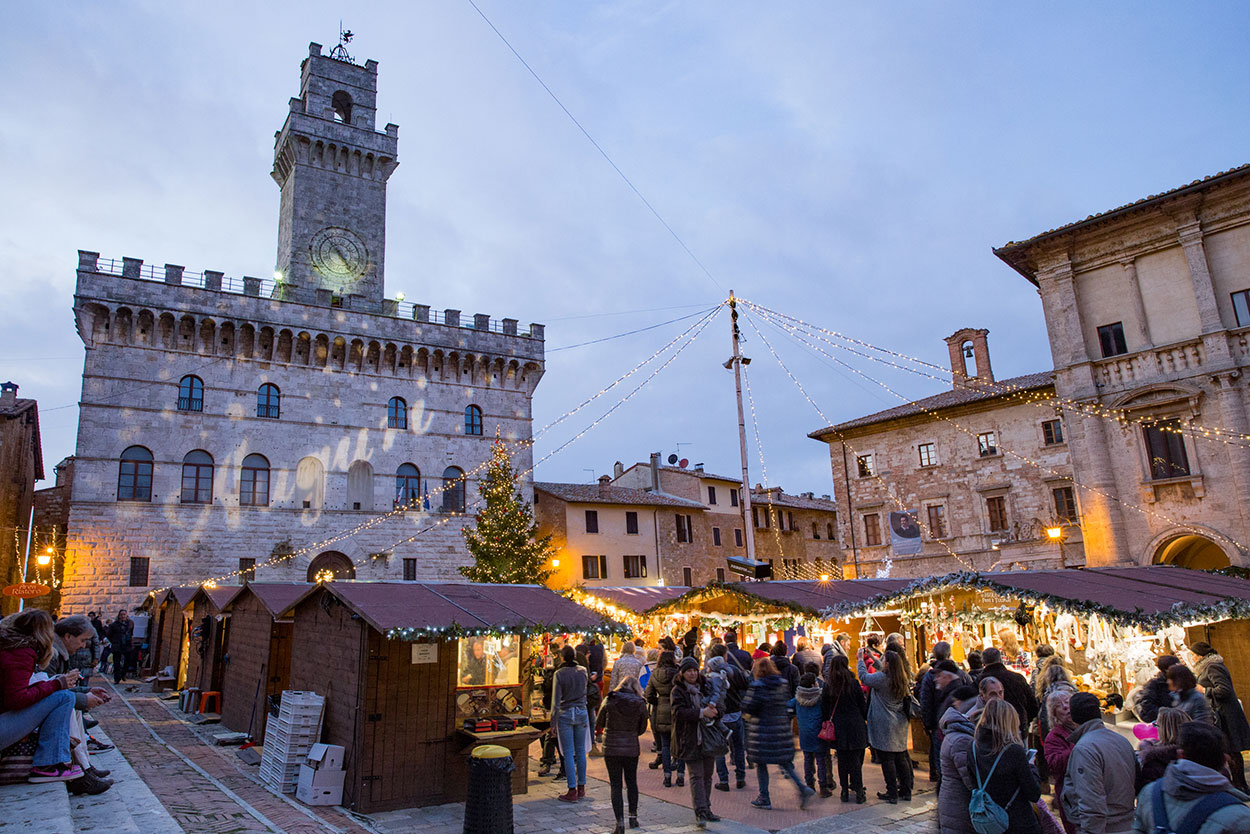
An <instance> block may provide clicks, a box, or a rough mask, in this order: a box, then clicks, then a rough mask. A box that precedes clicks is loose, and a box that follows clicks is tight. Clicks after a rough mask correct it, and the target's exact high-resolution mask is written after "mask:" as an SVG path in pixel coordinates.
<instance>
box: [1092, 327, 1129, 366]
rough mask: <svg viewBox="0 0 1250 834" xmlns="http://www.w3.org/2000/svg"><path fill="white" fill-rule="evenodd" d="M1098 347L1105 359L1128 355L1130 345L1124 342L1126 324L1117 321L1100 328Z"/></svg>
mask: <svg viewBox="0 0 1250 834" xmlns="http://www.w3.org/2000/svg"><path fill="white" fill-rule="evenodd" d="M1098 346H1099V347H1101V348H1102V355H1103V356H1104V357H1107V356H1119V355H1120V354H1122V353H1128V345H1127V344H1126V343H1125V341H1124V323H1123V322H1119V321H1117V322H1114V323H1112V324H1104V325H1103V326H1102V327H1100V328H1098Z"/></svg>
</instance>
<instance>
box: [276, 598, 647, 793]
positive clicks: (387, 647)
mask: <svg viewBox="0 0 1250 834" xmlns="http://www.w3.org/2000/svg"><path fill="white" fill-rule="evenodd" d="M290 610H291V611H292V613H293V617H294V621H295V627H294V634H293V639H292V650H291V679H290V688H291V689H295V690H307V691H313V692H317V693H319V694H321V695H324V696H325V698H326V712H325V718H324V724H323V735H324V738H323V741H325V742H327V743H329V744H339V745H342V746H343V747H344V748H345V749H346V751H347V752H346V756H345V761H344V765H345V768H346V770H347V774H346V781H345V784H344V788H343V805H344V806H347V807H351V808H354V809H355V810H357V811H360V812H363V813H372V812H375V811H385V810H392V809H396V808H409V807H415V806H423V805H438V804H442V803H447V802H458V801H461V800H463V799H464V796H465V785H466V782H467V779H468V774H467V769H468V759H467V757H468V754H469V752H470V751H471V750H472V748H473V747H475V746H477V745H478V744H480V743H489V744H502V745H504V746H506V747H508V748H509V749H511V750H512V751H513V753H514V756H513V758H514V762H515V764H516V770H515V771H514V773H513V779H512V786H513V792H514V793H524V792H525V790H526V782H527V779H528V770H529V756H528V748H529V745H530V743H531V742H532V741H534V740H535V739H536V738H537V737H538V732H537V731H535V730H533V729H531V728H529V727H523V728H520V729H517V730H515V731H511V732H481V733H477V732H469V731H467V730H465V729H464V721H465V719H483V720H488V719H490V718H492V717H498V716H520V717H521V718H524V719H528V718H529V716H530V714H531V707H530V684H531V677H532V673H531V665H530V657H531V647H530V643H531V640H530V639H529V638H530V637H537V636H540V635H544V634H577V633H585V632H591V631H595V632H614V633H624V632H626V631H627V630H628V628H627V627H626V626H624V625H622V624H619V623H614V622H612V621H610V620H607V619H605V618H603V617H602V616H600V615H599V614H598V613H596V612H594V611H591V610H590V609H588V608H586V607H584V606H581V605H578V604H577V603H575V602H573V601H572V600H569V599H566V598H565V597H562V596H560V595H559V594H556V593H555V592H553V591H551V590H549V589H547V588H544V587H541V586H537V585H479V584H459V583H445V584H444V583H417V582H330V583H326V584H323V585H318V586H316V587H314V588H313V589H312V590H310V591H309V592H308V593H307V594H305V595H304V596H303V597H302V598H301V599H299V600H298V601H297V602H296V603H295V604H294V605H293V606H292V607H291V609H290ZM466 635H473V636H466ZM461 638H463V639H461Z"/></svg>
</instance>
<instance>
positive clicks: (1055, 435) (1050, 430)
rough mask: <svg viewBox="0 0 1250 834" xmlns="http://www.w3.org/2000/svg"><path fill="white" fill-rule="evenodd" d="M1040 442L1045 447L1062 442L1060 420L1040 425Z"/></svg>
mask: <svg viewBox="0 0 1250 834" xmlns="http://www.w3.org/2000/svg"><path fill="white" fill-rule="evenodd" d="M1042 442H1043V443H1045V444H1046V445H1047V446H1054V445H1056V444H1058V443H1062V442H1063V422H1062V421H1060V420H1047V421H1046V422H1044V423H1042Z"/></svg>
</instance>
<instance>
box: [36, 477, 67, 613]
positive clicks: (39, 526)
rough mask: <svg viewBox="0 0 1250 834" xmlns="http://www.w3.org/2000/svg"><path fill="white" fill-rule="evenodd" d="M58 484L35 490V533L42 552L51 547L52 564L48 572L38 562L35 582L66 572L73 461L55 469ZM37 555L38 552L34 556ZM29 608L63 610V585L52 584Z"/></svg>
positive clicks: (52, 610) (53, 577) (59, 575)
mask: <svg viewBox="0 0 1250 834" xmlns="http://www.w3.org/2000/svg"><path fill="white" fill-rule="evenodd" d="M52 471H53V472H54V473H55V476H54V477H55V478H56V482H55V484H54V485H53V486H50V487H44V488H43V489H37V490H35V505H34V506H35V509H34V514H33V515H32V519H33V520H34V527H35V530H36V531H38V533H39V536H40V542H39V545H40V549H42V550H43V551H44V552H46V549H47V548H48V547H51V548H52V553H51V554H50V555H51V556H52V564H51V565H49V566H48V570H45V569H44V568H43V567H42V566H40V565H39V564H38V562H36V568H37V570H36V571H34V574H35V575H34V576H33V577H32V578H33V579H38V580H40V581H42V580H43V579H44V578H52V579H54V580H55V578H58V577H63V576H64V573H65V541H66V536H65V534H66V531H67V530H68V529H69V497H70V490H71V489H72V488H73V483H74V458H73V456H70V457H67V458H64V459H63V460H62V461H61V462H60V463H58V464H57V465H56V466H54V467H52ZM33 555H37V551H36V553H32V556H33ZM26 606H27V607H28V608H29V607H35V608H45V609H47V610H48V611H50V612H53V613H55V612H56V611H58V610H59V609H60V607H61V586H60V584H59V583H58V582H56V581H53V583H52V591H51V592H50V593H49V594H48V595H47V596H42V597H35V598H34V599H31V600H27V602H26Z"/></svg>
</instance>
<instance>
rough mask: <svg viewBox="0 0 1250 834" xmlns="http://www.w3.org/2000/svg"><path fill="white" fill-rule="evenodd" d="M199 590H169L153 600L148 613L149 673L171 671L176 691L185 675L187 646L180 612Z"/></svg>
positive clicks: (185, 630)
mask: <svg viewBox="0 0 1250 834" xmlns="http://www.w3.org/2000/svg"><path fill="white" fill-rule="evenodd" d="M198 590H199V588H197V587H195V586H185V587H178V588H170V589H168V590H165V591H162V592H160V593H159V594H157V595H156V596H155V597H152V602H151V605H150V606H149V611H148V613H149V614H151V615H152V621H151V628H152V632H151V633H152V635H153V637H152V640H153V642H152V650H151V651H150V652H149V653H148V659H149V663H150V669H151V671H152V672H153V673H154V674H160V672H161V670H162V669H165V668H167V667H168V668H170V669H173V673H174V678H175V688H178V689H181V688H182V685H183V676H184V675H185V671H181V670H185V664H186V659H187V657H186V653H185V651H184V649H185V647H186V645H187V638H188V633H187V618H186V615H185V614H184V613H183V609H185V608H186V606H187V604H188V603H190V602H191V598H192V597H194V596H195V593H196V591H198Z"/></svg>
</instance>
